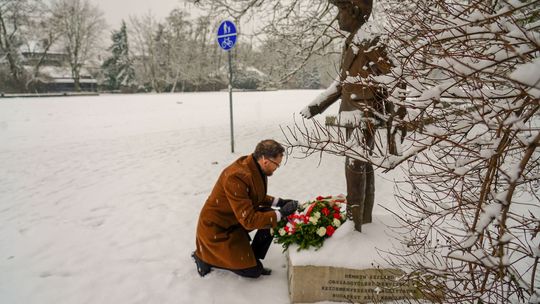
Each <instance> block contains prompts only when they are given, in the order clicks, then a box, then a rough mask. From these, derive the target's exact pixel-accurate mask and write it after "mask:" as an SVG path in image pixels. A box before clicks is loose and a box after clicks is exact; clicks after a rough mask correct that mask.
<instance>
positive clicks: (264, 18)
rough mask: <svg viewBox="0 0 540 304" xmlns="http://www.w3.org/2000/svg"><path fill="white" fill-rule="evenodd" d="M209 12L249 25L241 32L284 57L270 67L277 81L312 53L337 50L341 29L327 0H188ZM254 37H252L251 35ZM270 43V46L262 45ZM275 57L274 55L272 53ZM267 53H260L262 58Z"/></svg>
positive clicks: (297, 68)
mask: <svg viewBox="0 0 540 304" xmlns="http://www.w3.org/2000/svg"><path fill="white" fill-rule="evenodd" d="M190 1H191V2H193V3H195V4H197V5H199V6H201V7H203V8H204V9H205V10H206V11H210V12H212V14H213V16H216V17H221V18H231V19H233V20H234V21H235V22H237V23H239V24H246V25H248V24H249V25H251V27H252V28H253V29H252V30H251V32H242V33H241V36H242V37H246V38H247V39H249V40H255V41H254V42H253V43H255V44H257V45H259V46H261V45H262V47H261V48H262V49H263V50H264V51H267V52H268V53H274V54H277V56H279V55H280V54H284V55H283V56H281V57H280V58H281V59H284V58H286V60H285V61H283V60H280V61H273V62H270V61H269V62H268V64H269V65H270V64H272V63H273V64H275V65H280V64H283V63H287V64H283V65H282V66H277V67H276V68H275V69H273V70H272V72H273V73H274V74H276V76H277V77H276V82H277V83H281V84H282V83H285V82H287V81H289V80H290V79H291V78H292V77H293V76H294V75H295V73H297V72H298V71H300V70H302V69H303V68H304V67H306V65H308V64H309V62H310V60H312V58H313V57H314V56H326V55H328V54H332V53H339V45H338V44H337V43H336V41H341V39H336V38H341V37H343V35H344V33H341V32H339V31H338V30H337V27H336V25H335V16H336V11H335V8H333V6H331V5H329V3H328V1H327V0H316V1H311V0H286V1H278V0H270V1H268V0H267V1H261V0H239V1H238V0H218V1H213V0H190ZM252 38H253V39H252ZM269 45H272V49H270V50H269V49H265V46H269ZM272 57H273V58H275V57H276V56H272ZM265 58H268V56H263V58H262V60H265Z"/></svg>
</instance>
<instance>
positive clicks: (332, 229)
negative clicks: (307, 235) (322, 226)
mask: <svg viewBox="0 0 540 304" xmlns="http://www.w3.org/2000/svg"><path fill="white" fill-rule="evenodd" d="M335 231H336V229H335V228H334V227H332V226H328V227H326V235H328V236H332V234H334V232H335Z"/></svg>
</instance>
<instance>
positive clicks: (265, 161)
mask: <svg viewBox="0 0 540 304" xmlns="http://www.w3.org/2000/svg"><path fill="white" fill-rule="evenodd" d="M282 160H283V155H279V156H277V157H275V158H270V157H265V156H263V157H262V158H261V162H260V165H261V170H262V171H263V172H264V174H265V175H266V176H272V174H274V171H276V170H277V168H279V167H280V166H281V161H282Z"/></svg>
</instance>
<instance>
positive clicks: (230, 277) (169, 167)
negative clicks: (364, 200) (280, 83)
mask: <svg viewBox="0 0 540 304" xmlns="http://www.w3.org/2000/svg"><path fill="white" fill-rule="evenodd" d="M319 93H320V91H274V92H257V93H255V92H249V93H235V94H234V115H235V117H234V119H235V130H234V131H235V144H236V153H234V154H233V153H231V152H230V148H231V147H230V135H229V101H228V93H226V92H220V93H193V94H162V95H153V94H148V95H101V96H96V97H65V98H40V99H33V98H31V99H0V168H2V169H1V170H2V171H1V172H0V223H1V224H0V303H40V304H42V303H54V304H58V303H259V304H264V303H272V304H277V303H288V302H289V298H288V285H287V276H286V274H287V270H286V267H285V265H286V259H285V256H284V254H282V249H281V247H280V246H279V245H277V244H274V245H273V246H272V247H271V249H270V252H269V254H268V256H267V258H266V259H265V260H264V261H263V262H264V264H265V266H267V267H270V268H272V269H273V273H272V275H271V276H266V277H261V278H259V279H255V280H253V279H245V278H241V277H238V276H236V275H234V274H232V273H229V272H226V271H221V270H214V271H213V272H212V273H210V274H209V275H208V276H206V277H204V278H200V277H199V276H198V274H197V272H196V269H195V267H194V263H193V262H192V260H191V258H190V253H191V252H192V251H193V249H194V240H195V235H194V233H195V227H196V224H197V218H198V214H199V210H200V208H201V206H202V204H203V203H204V201H205V199H206V197H207V195H208V194H209V191H210V190H211V188H212V187H213V185H214V182H215V180H216V178H217V176H218V174H219V173H220V171H221V170H222V169H223V168H224V167H225V166H226V165H228V164H229V163H230V162H231V161H233V160H234V159H236V158H238V157H239V156H241V155H244V154H249V153H251V152H252V149H253V148H254V146H255V145H256V143H257V142H259V141H260V140H262V139H266V138H274V139H277V140H283V135H282V133H281V130H280V128H279V126H280V125H286V124H290V123H292V121H293V113H298V111H299V110H300V109H301V108H302V107H303V106H304V105H306V104H307V103H309V102H310V101H311V100H312V99H313V98H314V97H315V96H316V95H317V94H319ZM336 106H337V105H336ZM336 106H333V108H331V109H329V110H328V113H330V114H332V113H335V112H336V108H335V107H336ZM296 116H297V118H298V114H296ZM294 156H295V155H292V157H291V156H289V158H288V159H287V162H286V163H285V164H284V165H283V166H282V168H280V169H279V170H278V171H277V172H276V174H274V176H272V177H271V178H270V179H269V190H268V192H269V194H271V195H275V196H280V197H284V198H295V199H299V200H301V201H304V200H308V199H311V198H313V197H315V196H317V195H319V194H320V195H328V194H340V193H345V178H344V160H343V159H341V158H338V157H333V156H328V155H325V156H324V157H323V158H322V161H321V162H320V164H319V158H318V157H311V158H308V159H298V158H295V157H294ZM296 156H298V154H297V155H296ZM388 178H391V175H384V176H383V175H380V174H378V177H377V186H376V187H377V203H381V204H392V183H391V182H390V181H388V180H385V179H388ZM382 212H383V211H382V208H381V207H380V206H376V207H375V210H374V213H375V214H377V213H382ZM375 217H377V215H375ZM344 229H345V228H344ZM368 233H369V231H368ZM347 256H350V252H342V253H340V255H337V257H347Z"/></svg>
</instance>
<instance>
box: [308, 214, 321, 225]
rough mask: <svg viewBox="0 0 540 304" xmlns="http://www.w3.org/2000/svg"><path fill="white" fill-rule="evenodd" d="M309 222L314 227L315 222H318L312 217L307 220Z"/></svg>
mask: <svg viewBox="0 0 540 304" xmlns="http://www.w3.org/2000/svg"><path fill="white" fill-rule="evenodd" d="M309 221H310V222H311V223H312V224H314V225H316V224H317V222H318V221H319V220H318V219H316V218H314V217H313V216H312V217H310V218H309Z"/></svg>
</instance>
